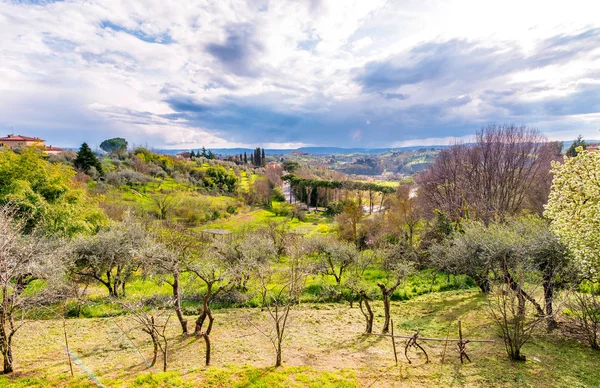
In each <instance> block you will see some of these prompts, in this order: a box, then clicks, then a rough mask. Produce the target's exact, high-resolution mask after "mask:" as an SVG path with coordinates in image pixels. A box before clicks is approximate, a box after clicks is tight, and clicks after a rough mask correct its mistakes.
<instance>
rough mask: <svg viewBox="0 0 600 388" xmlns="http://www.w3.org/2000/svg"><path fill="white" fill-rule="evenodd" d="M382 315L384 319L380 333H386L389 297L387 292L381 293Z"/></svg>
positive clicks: (388, 325)
mask: <svg viewBox="0 0 600 388" xmlns="http://www.w3.org/2000/svg"><path fill="white" fill-rule="evenodd" d="M383 313H384V316H385V318H384V322H383V329H382V331H383V332H384V333H387V332H388V331H389V330H390V295H389V294H388V293H387V292H384V293H383Z"/></svg>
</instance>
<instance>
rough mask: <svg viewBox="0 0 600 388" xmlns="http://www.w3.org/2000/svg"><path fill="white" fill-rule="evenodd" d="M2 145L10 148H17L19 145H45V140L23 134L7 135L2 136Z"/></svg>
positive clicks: (0, 143) (0, 140) (0, 141)
mask: <svg viewBox="0 0 600 388" xmlns="http://www.w3.org/2000/svg"><path fill="white" fill-rule="evenodd" d="M0 145H1V146H3V147H8V148H15V147H17V146H22V147H30V146H35V145H37V146H39V145H41V146H43V145H44V140H42V139H40V138H39V137H29V136H22V135H12V134H11V135H7V136H6V137H0Z"/></svg>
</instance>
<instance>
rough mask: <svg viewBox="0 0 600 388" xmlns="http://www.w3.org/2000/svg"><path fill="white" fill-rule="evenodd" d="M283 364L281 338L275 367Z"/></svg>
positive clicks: (278, 343) (278, 342)
mask: <svg viewBox="0 0 600 388" xmlns="http://www.w3.org/2000/svg"><path fill="white" fill-rule="evenodd" d="M280 366H281V340H279V339H277V356H276V358H275V367H280Z"/></svg>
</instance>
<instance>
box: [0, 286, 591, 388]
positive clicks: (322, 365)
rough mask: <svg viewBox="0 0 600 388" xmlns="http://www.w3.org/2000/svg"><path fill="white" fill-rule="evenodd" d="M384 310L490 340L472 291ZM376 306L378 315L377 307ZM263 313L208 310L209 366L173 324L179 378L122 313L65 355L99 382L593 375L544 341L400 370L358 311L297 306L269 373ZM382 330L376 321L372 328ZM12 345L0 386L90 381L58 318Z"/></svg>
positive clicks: (405, 327) (338, 382) (478, 350)
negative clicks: (211, 321)
mask: <svg viewBox="0 0 600 388" xmlns="http://www.w3.org/2000/svg"><path fill="white" fill-rule="evenodd" d="M392 308H393V311H392V312H393V317H394V321H395V331H396V333H397V334H400V333H403V334H408V333H412V331H413V330H416V329H418V330H420V333H421V335H423V336H439V337H443V336H444V335H445V334H446V332H447V330H448V328H450V333H451V336H455V335H456V320H457V319H461V320H462V321H463V331H464V333H465V335H466V336H467V337H471V338H497V337H496V334H495V331H494V330H493V328H492V327H491V326H490V323H489V320H488V319H487V317H486V315H485V301H484V299H483V298H482V297H481V296H480V295H479V294H477V293H476V292H474V291H458V292H455V291H452V292H445V293H436V294H429V295H424V296H421V297H418V298H415V299H413V300H410V301H407V302H397V303H394V304H393V307H392ZM375 309H376V312H377V313H379V312H381V311H382V307H381V305H380V304H378V303H375ZM266 314H267V313H266V312H261V311H260V310H259V309H224V310H219V311H216V312H215V327H214V331H213V334H212V335H211V338H212V342H213V365H214V367H211V368H204V367H203V366H202V365H203V357H204V342H203V341H202V340H201V339H196V338H195V337H181V336H180V335H179V328H178V323H177V321H176V320H175V319H173V320H172V321H171V327H170V330H169V332H170V338H171V344H170V347H171V348H170V351H169V357H170V362H169V369H170V370H172V371H176V372H177V373H173V374H166V375H164V374H154V375H152V376H148V375H147V374H148V373H150V372H153V370H152V369H151V368H149V367H148V365H147V364H146V362H145V361H144V359H143V357H142V355H143V356H144V357H146V358H149V357H150V356H151V344H150V341H149V340H148V339H147V338H146V337H145V336H144V335H143V333H141V332H140V331H138V330H132V326H131V322H130V321H129V320H128V319H127V317H118V318H108V319H72V320H68V321H67V325H68V331H69V336H70V346H71V350H72V351H73V352H74V353H75V354H76V355H77V356H78V357H79V358H80V360H81V362H82V363H83V364H84V365H85V366H86V367H87V368H88V369H89V370H90V371H93V373H95V374H96V375H97V376H98V379H99V380H100V381H102V382H103V383H104V384H105V385H106V386H129V385H134V386H138V385H141V386H169V385H170V386H186V385H187V386H198V385H204V386H231V385H235V384H238V385H239V386H323V385H326V384H329V385H330V386H361V387H363V386H364V387H389V386H432V385H433V386H450V385H460V386H482V385H486V386H490V385H492V386H514V385H523V386H593V385H595V384H596V383H599V379H600V377H599V376H598V373H597V371H598V370H597V365H598V362H600V353H599V352H593V351H591V350H589V349H587V348H585V347H583V346H582V345H580V344H578V343H574V342H566V341H562V340H560V339H559V338H558V337H555V336H542V335H540V336H538V337H537V338H536V339H535V340H534V342H533V343H532V344H530V345H527V346H526V348H525V351H524V353H525V354H526V356H527V357H528V361H527V362H525V363H511V362H509V361H508V360H507V359H506V355H505V354H504V352H503V347H502V344H501V342H497V343H495V344H470V345H469V355H470V356H471V358H472V360H473V361H474V362H473V363H472V364H465V365H461V364H460V362H459V360H458V357H457V352H456V351H455V348H454V346H455V345H452V344H450V345H448V350H447V355H446V361H445V363H444V365H442V364H441V362H440V360H441V354H442V352H443V343H426V344H425V348H426V350H427V352H428V353H429V357H430V360H431V361H432V362H431V363H429V364H425V363H424V358H423V357H421V356H420V355H418V354H416V353H414V352H413V353H412V354H411V355H410V356H411V359H412V360H413V364H412V365H409V364H408V362H407V361H406V359H405V358H404V355H403V352H404V346H403V344H402V343H399V346H398V349H399V353H400V354H399V356H400V364H399V366H395V365H394V358H393V353H392V346H391V342H390V340H389V338H384V337H376V336H364V335H362V334H361V333H362V331H363V320H362V316H361V315H360V312H359V311H358V308H357V306H354V308H349V306H348V305H347V304H346V305H341V304H315V305H301V306H298V307H297V308H296V309H295V310H294V312H293V315H292V318H291V322H290V326H289V336H288V338H287V340H286V343H285V347H284V353H283V360H284V364H285V365H286V368H283V369H278V370H274V369H272V368H270V366H271V365H273V363H274V357H275V354H274V350H273V347H272V345H271V343H270V342H269V340H268V339H267V338H266V337H265V336H264V335H262V334H260V333H259V332H258V331H257V330H256V327H255V326H257V325H258V326H260V327H261V328H264V329H268V328H269V327H270V323H271V322H270V321H269V319H268V316H267V315H266ZM189 318H190V320H192V319H193V317H189ZM249 321H251V322H252V324H250V323H249ZM381 326H382V317H381V316H380V315H378V316H376V323H375V330H378V328H380V327H381ZM557 336H558V334H557ZM136 348H137V349H139V353H138V350H137V349H136ZM15 349H16V352H15V357H16V370H17V371H18V373H17V374H15V376H13V377H11V378H10V379H6V380H2V379H0V385H1V384H3V383H4V384H9V383H11V384H14V385H15V386H29V385H36V384H37V385H40V386H43V385H44V384H47V386H57V385H58V386H67V385H69V386H86V385H89V384H91V382H89V380H88V379H87V377H86V375H85V373H84V372H83V371H82V369H81V368H80V367H78V366H75V370H76V376H77V378H76V379H71V378H70V377H69V374H68V364H67V362H66V356H65V349H64V346H63V337H62V327H61V322H60V321H53V320H47V321H35V322H30V323H29V324H28V326H27V327H25V328H23V329H22V331H20V332H19V335H18V336H17V338H16V341H15ZM159 363H160V360H159ZM594 373H596V375H595V376H594V375H593V374H594Z"/></svg>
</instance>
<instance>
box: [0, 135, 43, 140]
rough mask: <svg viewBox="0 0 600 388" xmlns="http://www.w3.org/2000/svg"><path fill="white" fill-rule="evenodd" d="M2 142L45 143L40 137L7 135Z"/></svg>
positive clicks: (2, 138) (0, 138)
mask: <svg viewBox="0 0 600 388" xmlns="http://www.w3.org/2000/svg"><path fill="white" fill-rule="evenodd" d="M0 141H44V140H42V139H40V138H39V137H29V136H22V135H17V136H15V135H7V136H6V137H0Z"/></svg>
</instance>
